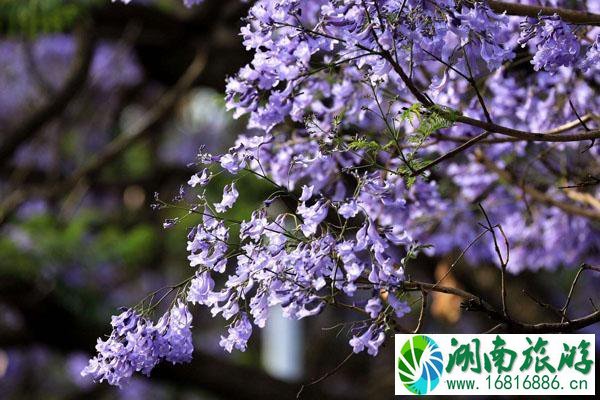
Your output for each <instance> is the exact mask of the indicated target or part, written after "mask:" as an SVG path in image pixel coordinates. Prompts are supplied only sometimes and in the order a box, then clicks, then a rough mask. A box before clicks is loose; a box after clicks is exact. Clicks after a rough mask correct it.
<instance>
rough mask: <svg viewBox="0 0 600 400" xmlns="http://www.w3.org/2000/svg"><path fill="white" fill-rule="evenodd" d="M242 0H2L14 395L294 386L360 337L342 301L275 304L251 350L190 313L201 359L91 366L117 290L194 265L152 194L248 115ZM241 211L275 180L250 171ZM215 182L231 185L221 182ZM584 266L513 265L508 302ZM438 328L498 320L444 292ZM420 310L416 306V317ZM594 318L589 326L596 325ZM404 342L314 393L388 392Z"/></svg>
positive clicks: (0, 266)
mask: <svg viewBox="0 0 600 400" xmlns="http://www.w3.org/2000/svg"><path fill="white" fill-rule="evenodd" d="M245 7H246V5H245V4H244V3H242V2H240V1H239V0H220V1H212V0H207V1H206V2H205V3H204V4H203V5H202V6H200V7H195V8H192V9H187V8H185V7H184V6H183V5H181V1H180V0H171V1H169V0H156V1H137V2H133V3H132V4H130V5H128V6H125V5H123V4H121V3H111V2H110V1H109V0H79V1H72V2H68V1H63V0H29V1H16V0H15V1H10V0H0V35H1V38H0V399H79V398H86V399H285V398H295V396H296V393H297V392H298V391H299V389H300V387H301V384H302V383H308V382H311V381H314V380H315V379H318V378H320V377H323V376H324V375H325V374H327V373H328V372H330V371H333V370H334V369H335V368H336V366H338V364H340V362H342V361H343V360H344V359H346V357H347V356H348V354H349V353H350V352H351V348H350V346H349V345H348V331H347V330H346V329H344V328H345V325H343V324H340V321H352V320H353V319H356V318H357V317H356V316H355V315H352V314H350V313H347V312H346V311H340V310H328V311H326V312H325V313H324V314H323V315H321V316H320V317H319V318H313V319H311V320H309V321H300V322H290V321H287V320H284V319H283V318H280V317H277V316H275V317H274V319H273V321H272V322H271V323H270V324H268V326H267V327H266V328H264V329H263V330H261V331H260V332H257V334H256V335H254V336H253V338H252V339H251V342H250V347H249V349H248V351H247V352H245V353H234V354H232V355H229V354H226V353H224V352H223V351H222V350H221V349H220V348H219V346H218V341H219V336H220V334H222V332H223V324H222V321H221V320H220V319H218V320H212V319H211V318H210V315H207V313H206V312H203V310H195V311H197V312H196V314H195V316H194V317H195V319H194V326H195V329H194V334H195V338H194V340H195V347H196V352H195V355H194V360H193V362H192V363H191V364H189V365H177V366H168V365H162V366H160V367H159V368H157V369H156V370H155V371H154V372H153V373H152V378H151V379H147V378H145V377H136V378H135V379H133V380H132V381H131V382H130V383H128V384H127V385H125V386H124V387H123V388H122V389H120V390H119V389H117V388H113V387H109V386H108V385H106V384H101V385H96V384H92V383H91V382H89V381H87V380H84V379H83V378H81V376H80V371H81V369H82V368H83V367H84V366H85V365H86V364H87V360H88V359H89V357H90V356H91V354H92V353H93V352H94V345H95V343H96V338H97V337H99V336H102V335H104V334H107V333H108V332H109V318H110V316H111V315H113V314H115V313H116V311H117V309H118V307H121V306H131V305H134V304H136V303H137V302H138V301H140V300H141V299H142V298H143V297H144V296H145V295H146V294H148V293H149V292H151V291H153V290H156V289H159V288H161V287H164V286H167V285H169V284H173V283H175V282H179V281H181V280H182V279H183V278H185V277H187V276H189V275H190V267H189V266H188V263H187V258H186V257H187V253H186V250H185V237H186V233H187V232H186V228H187V227H190V226H192V225H193V223H194V221H191V220H189V223H185V224H180V225H177V226H176V227H174V228H173V229H168V230H164V229H163V227H162V223H163V221H164V219H165V218H169V217H173V216H176V215H177V213H176V212H175V211H172V210H168V211H153V210H152V209H151V207H150V205H151V203H153V201H154V193H157V192H158V193H160V195H161V197H162V198H165V199H170V198H172V197H174V196H176V195H177V194H178V193H179V188H180V186H181V185H182V184H185V182H186V181H187V180H188V179H189V177H190V175H191V174H193V173H194V172H196V171H195V170H194V169H193V168H190V167H188V164H189V163H192V162H194V160H195V155H196V153H197V150H198V148H199V147H200V146H201V145H205V146H206V147H207V148H208V150H209V151H211V152H219V151H223V150H225V149H227V148H228V147H229V146H231V145H232V144H233V142H234V140H235V138H236V136H237V135H238V134H240V133H242V132H244V125H245V121H243V120H240V121H235V120H233V118H232V116H231V115H230V114H229V113H227V112H226V111H225V109H224V101H223V91H224V85H225V79H226V77H227V76H228V75H231V74H234V73H235V72H236V71H237V70H238V69H239V68H240V67H241V66H243V65H244V64H245V63H246V62H247V61H248V60H249V54H248V53H246V52H245V50H244V49H243V47H242V46H241V43H240V38H239V36H238V32H239V28H240V24H241V22H240V18H241V17H242V16H244V15H245V12H246V9H245ZM239 187H240V189H241V190H240V191H241V192H242V194H243V195H242V196H241V197H240V201H241V202H242V203H241V204H240V203H238V204H240V205H239V206H237V207H236V209H235V211H234V212H235V213H237V214H238V215H236V216H235V217H236V218H239V219H241V218H247V217H248V215H249V213H250V212H251V210H253V209H254V208H255V207H256V205H257V204H258V203H259V202H260V201H262V199H263V198H264V197H265V193H267V190H268V188H266V187H264V185H262V184H261V183H260V182H257V181H247V182H243V184H242V185H239ZM210 190H212V191H213V192H214V193H213V194H214V195H215V196H218V193H220V190H221V188H220V187H218V185H216V186H213V187H212V188H211V189H210ZM457 255H458V252H457V253H455V254H448V255H446V256H445V257H440V258H426V257H423V258H420V259H418V260H417V261H416V262H415V265H418V266H419V267H418V269H417V268H415V270H414V271H409V273H410V274H411V275H412V276H414V277H418V278H422V279H425V280H430V281H431V280H435V279H436V278H437V279H439V278H440V277H441V276H443V275H444V274H445V273H446V272H447V270H448V268H449V265H450V264H451V262H452V261H453V260H454V258H456V256H457ZM574 274H575V270H573V269H570V270H557V271H551V272H537V273H533V272H524V273H522V274H520V275H518V276H511V277H510V278H509V287H510V289H509V290H510V292H509V306H511V307H512V309H513V310H515V313H516V314H517V315H518V316H520V317H522V318H523V319H527V320H531V321H537V320H539V321H542V320H548V319H549V318H550V319H551V318H553V317H554V316H553V314H552V312H551V311H549V310H548V309H545V308H543V307H540V305H539V304H537V303H536V302H535V301H533V300H531V301H528V300H527V297H524V296H523V295H522V293H523V291H526V292H527V293H529V294H530V295H531V297H534V298H538V299H544V300H545V301H547V302H551V303H553V304H562V302H564V296H565V293H567V292H568V288H569V285H570V283H571V281H572V279H573V276H574ZM446 283H447V284H448V285H456V286H459V287H464V288H466V289H469V290H470V291H472V292H475V293H494V292H495V291H496V289H497V288H498V287H499V286H498V285H499V273H498V270H497V269H495V268H494V267H493V266H491V265H478V266H469V265H466V264H459V265H458V266H457V268H456V269H454V270H453V271H452V274H451V275H450V276H449V277H448V278H447V280H446ZM599 284H600V281H599V280H598V278H596V277H592V276H590V277H586V278H585V279H582V280H581V281H580V285H581V286H580V287H579V288H578V293H580V295H576V296H575V298H574V300H573V307H572V309H574V310H576V309H577V307H586V309H587V308H589V304H590V293H591V294H592V295H593V296H595V298H593V299H591V300H592V301H596V304H599V303H598V299H597V297H598V290H597V288H598V287H600V286H599ZM427 313H428V315H427V318H426V322H425V326H424V331H425V332H440V333H443V332H482V331H485V330H487V329H489V328H491V327H492V326H493V325H494V324H493V322H492V321H489V320H487V319H486V318H485V317H482V316H481V315H478V314H473V313H464V312H462V311H461V309H460V301H458V300H457V299H455V298H452V297H450V296H446V295H442V294H439V295H436V296H434V297H433V299H432V302H431V304H430V307H429V309H428V311H427ZM417 314H418V310H413V313H412V314H411V315H410V317H409V318H407V319H406V320H404V321H403V323H404V324H406V328H407V329H412V328H414V325H415V324H416V320H417V317H418V315H417ZM594 329H596V330H597V329H598V327H595V328H590V329H588V331H590V332H594ZM392 347H393V342H392V341H388V342H387V343H386V347H384V348H383V349H382V351H380V356H379V357H377V358H371V357H367V356H364V355H358V356H354V357H352V358H350V359H349V360H348V361H347V362H346V363H345V364H344V366H343V367H342V368H341V369H340V370H339V371H337V372H336V373H335V374H333V375H332V376H330V377H328V378H327V379H326V380H324V381H323V382H321V383H319V384H316V385H312V386H307V387H305V389H304V390H303V392H302V397H303V398H309V399H311V398H315V399H342V398H343V399H354V398H356V399H358V398H373V399H375V398H377V399H379V398H391V397H392V396H391V393H393V369H392V368H393V362H394V361H393V354H392V351H391V350H390V349H391V348H392Z"/></svg>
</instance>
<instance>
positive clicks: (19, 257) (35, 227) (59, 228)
mask: <svg viewBox="0 0 600 400" xmlns="http://www.w3.org/2000/svg"><path fill="white" fill-rule="evenodd" d="M115 222H116V221H110V220H107V219H106V218H105V217H104V216H102V215H99V214H95V213H91V212H89V213H83V214H82V215H80V216H78V217H76V218H74V219H72V220H71V221H69V222H68V223H66V224H65V223H61V222H60V221H58V220H57V218H56V217H55V216H52V215H47V214H46V215H40V216H36V217H33V218H30V219H29V220H26V221H24V222H23V223H22V224H21V225H19V227H18V228H15V231H14V234H13V235H11V236H12V237H8V236H5V237H3V238H2V239H0V254H2V255H3V257H2V259H1V260H0V276H1V275H6V274H17V275H20V276H26V275H32V274H36V273H37V272H39V271H38V269H39V268H40V267H44V266H57V267H58V268H61V267H63V266H68V265H79V266H81V267H82V268H83V269H94V268H101V267H102V264H103V263H107V262H109V263H116V264H119V265H121V266H123V267H126V268H129V269H131V270H135V269H137V268H139V267H141V266H144V265H145V264H146V263H148V262H151V261H152V258H153V257H154V256H155V252H156V249H157V243H158V236H157V233H156V229H155V227H152V226H150V225H146V224H139V225H135V226H133V227H131V228H123V227H119V226H118V225H116V224H115Z"/></svg>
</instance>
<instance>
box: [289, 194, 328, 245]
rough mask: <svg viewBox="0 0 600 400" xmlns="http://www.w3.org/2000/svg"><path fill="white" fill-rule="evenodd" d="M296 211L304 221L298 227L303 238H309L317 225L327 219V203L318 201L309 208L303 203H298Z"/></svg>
mask: <svg viewBox="0 0 600 400" xmlns="http://www.w3.org/2000/svg"><path fill="white" fill-rule="evenodd" d="M296 211H297V212H298V214H299V215H300V216H301V217H302V219H303V221H304V222H303V223H302V225H300V229H301V230H302V233H303V234H304V236H306V237H310V236H312V235H314V234H315V232H316V231H317V228H318V226H319V224H320V223H321V222H323V220H324V219H325V217H327V212H328V207H327V203H325V202H324V201H322V200H319V201H317V202H316V203H315V204H313V205H312V206H310V207H307V206H306V204H305V203H304V202H303V203H300V205H298V209H297V210H296Z"/></svg>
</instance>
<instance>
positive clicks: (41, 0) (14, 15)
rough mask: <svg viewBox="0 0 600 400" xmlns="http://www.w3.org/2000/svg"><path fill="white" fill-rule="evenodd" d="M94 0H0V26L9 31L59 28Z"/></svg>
mask: <svg viewBox="0 0 600 400" xmlns="http://www.w3.org/2000/svg"><path fill="white" fill-rule="evenodd" d="M96 1H97V0H78V1H65V0H0V29H1V30H2V31H3V32H5V33H8V34H11V35H22V36H31V37H33V36H36V35H39V34H42V33H51V32H61V31H64V30H65V29H68V28H70V27H71V26H72V25H73V23H74V22H75V21H76V20H77V19H78V18H79V17H80V16H81V15H82V14H83V13H85V12H86V11H87V10H88V8H89V7H90V6H91V5H92V4H93V3H95V2H96Z"/></svg>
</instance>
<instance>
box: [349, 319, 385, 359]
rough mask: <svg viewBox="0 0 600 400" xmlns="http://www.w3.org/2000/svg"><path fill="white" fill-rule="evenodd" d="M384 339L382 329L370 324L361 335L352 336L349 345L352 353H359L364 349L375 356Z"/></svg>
mask: <svg viewBox="0 0 600 400" xmlns="http://www.w3.org/2000/svg"><path fill="white" fill-rule="evenodd" d="M384 340H385V334H384V333H383V330H382V329H381V328H378V327H376V326H374V325H371V326H369V328H368V329H367V330H366V331H365V332H364V333H363V334H362V335H360V336H356V335H355V336H353V337H352V339H350V346H352V351H354V353H360V352H362V351H364V350H365V349H366V350H367V353H369V354H370V355H372V356H376V355H377V353H378V352H379V346H381V344H382V343H383V341H384Z"/></svg>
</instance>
